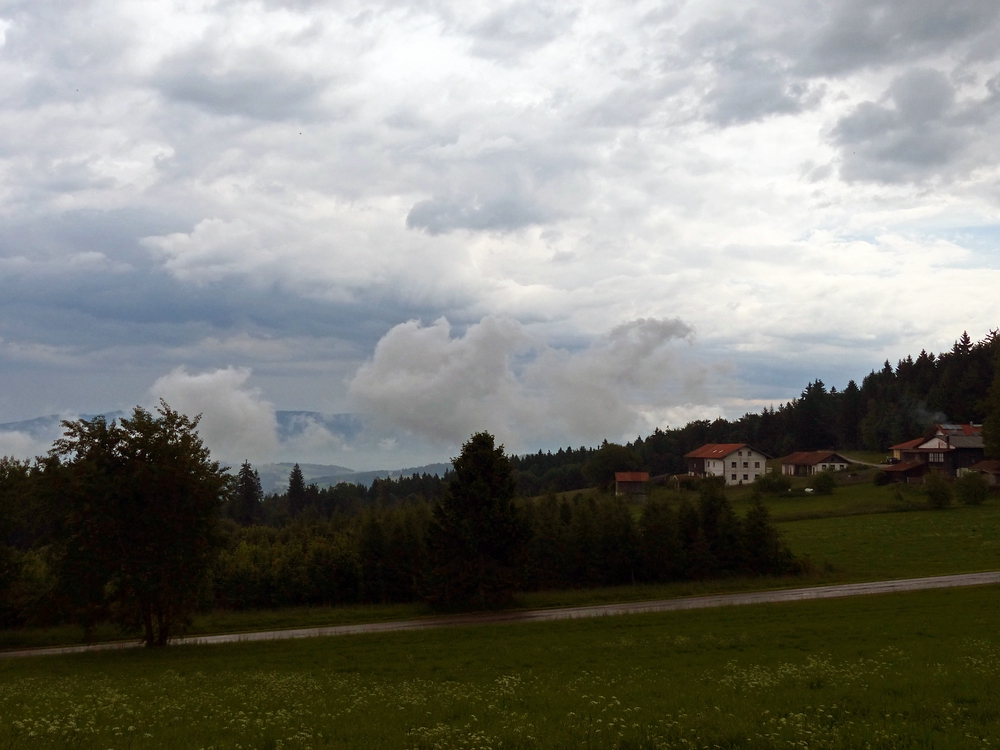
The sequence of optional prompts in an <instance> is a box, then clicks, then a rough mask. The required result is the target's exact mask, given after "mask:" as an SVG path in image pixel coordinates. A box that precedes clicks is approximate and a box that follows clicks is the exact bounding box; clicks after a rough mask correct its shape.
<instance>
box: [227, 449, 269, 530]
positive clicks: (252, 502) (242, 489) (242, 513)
mask: <svg viewBox="0 0 1000 750" xmlns="http://www.w3.org/2000/svg"><path fill="white" fill-rule="evenodd" d="M263 501H264V490H263V488H262V487H261V485H260V474H258V473H257V470H256V469H254V468H253V466H251V465H250V462H249V461H244V462H243V465H242V466H241V467H240V472H239V474H237V475H236V488H235V490H234V492H233V498H232V500H231V501H230V502H231V505H230V508H231V515H232V517H233V520H235V521H236V522H237V523H239V524H241V525H243V526H249V525H250V524H252V523H254V522H256V521H258V520H260V516H261V503H262V502H263Z"/></svg>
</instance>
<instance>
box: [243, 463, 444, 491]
mask: <svg viewBox="0 0 1000 750" xmlns="http://www.w3.org/2000/svg"><path fill="white" fill-rule="evenodd" d="M294 465H295V464H294V463H291V462H288V461H282V462H280V463H276V464H261V465H260V466H254V468H255V469H256V470H257V473H258V474H259V475H260V484H261V486H262V487H263V488H264V492H278V493H280V492H284V491H285V490H286V489H288V475H289V474H290V473H291V471H292V467H293V466H294ZM299 468H300V469H301V470H302V476H303V477H304V478H305V480H306V484H315V485H316V486H317V487H320V488H323V487H333V486H334V485H337V484H340V483H341V482H348V483H349V484H363V485H365V486H366V487H370V486H371V485H372V483H373V482H374V481H375V480H376V479H389V478H392V479H398V478H399V477H409V476H412V475H414V474H437V475H438V476H444V474H445V472H448V471H451V469H452V466H451V464H450V463H437V464H426V465H425V466H413V467H410V468H407V469H375V470H372V471H354V470H352V469H348V468H346V467H344V466H336V465H332V464H302V463H300V464H299Z"/></svg>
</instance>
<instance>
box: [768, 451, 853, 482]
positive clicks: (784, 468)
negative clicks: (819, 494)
mask: <svg viewBox="0 0 1000 750" xmlns="http://www.w3.org/2000/svg"><path fill="white" fill-rule="evenodd" d="M850 464H851V460H850V459H849V458H846V457H844V456H842V455H841V454H839V453H836V452H834V451H801V452H799V453H793V454H791V455H790V456H785V457H784V458H783V459H781V473H782V474H785V475H787V476H791V477H808V476H812V475H813V474H817V473H818V472H821V471H843V470H844V469H846V468H847V467H848V466H850Z"/></svg>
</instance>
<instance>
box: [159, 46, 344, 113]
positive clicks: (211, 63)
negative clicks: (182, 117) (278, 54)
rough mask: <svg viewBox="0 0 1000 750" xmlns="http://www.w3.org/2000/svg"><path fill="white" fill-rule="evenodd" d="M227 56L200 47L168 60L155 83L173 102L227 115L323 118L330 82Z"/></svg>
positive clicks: (270, 62) (262, 58)
mask: <svg viewBox="0 0 1000 750" xmlns="http://www.w3.org/2000/svg"><path fill="white" fill-rule="evenodd" d="M222 57H223V56H222V55H221V51H220V50H216V49H213V48H212V47H211V46H210V45H204V44H202V45H199V46H198V47H196V48H195V49H192V50H188V51H185V52H184V53H182V54H180V55H177V56H175V57H173V58H170V59H167V60H164V61H163V63H162V65H161V66H160V70H158V71H157V72H156V73H155V74H154V75H153V77H152V83H153V85H154V86H156V88H157V89H159V90H160V91H161V92H162V93H163V94H164V95H165V96H167V97H169V98H170V99H173V100H175V101H178V102H182V103H187V104H192V105H194V106H196V107H199V108H203V109H206V110H209V111H211V112H214V113H218V114H221V115H240V116H244V117H252V118H257V119H261V120H277V121H280V120H286V119H288V118H304V119H309V120H312V119H315V118H317V117H319V116H320V115H321V112H322V109H321V106H320V103H319V98H320V96H321V95H322V93H323V91H324V89H325V88H326V86H327V85H328V84H327V82H326V81H323V80H321V79H319V78H317V77H316V76H314V75H311V74H309V73H307V72H301V71H294V70H287V69H283V66H282V65H281V63H280V61H277V60H274V59H268V56H267V55H260V54H254V55H251V54H247V55H246V57H245V58H237V59H235V60H234V59H220V58H222Z"/></svg>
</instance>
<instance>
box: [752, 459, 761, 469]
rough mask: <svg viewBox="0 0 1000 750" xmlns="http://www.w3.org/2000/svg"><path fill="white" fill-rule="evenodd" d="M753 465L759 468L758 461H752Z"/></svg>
mask: <svg viewBox="0 0 1000 750" xmlns="http://www.w3.org/2000/svg"><path fill="white" fill-rule="evenodd" d="M753 467H754V468H755V469H759V468H760V461H754V462H753Z"/></svg>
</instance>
